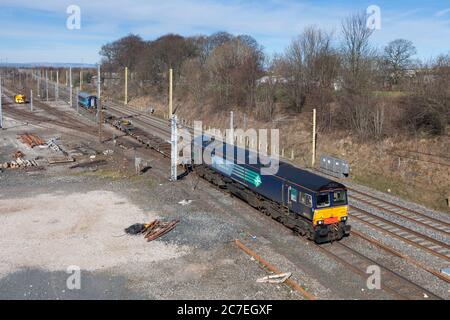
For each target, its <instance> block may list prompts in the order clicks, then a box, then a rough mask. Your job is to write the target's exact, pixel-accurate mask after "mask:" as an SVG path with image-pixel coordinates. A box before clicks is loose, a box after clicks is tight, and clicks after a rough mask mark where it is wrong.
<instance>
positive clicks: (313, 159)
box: [311, 109, 316, 168]
mask: <svg viewBox="0 0 450 320" xmlns="http://www.w3.org/2000/svg"><path fill="white" fill-rule="evenodd" d="M315 164H316V109H314V110H313V131H312V159H311V167H313V168H314V165H315Z"/></svg>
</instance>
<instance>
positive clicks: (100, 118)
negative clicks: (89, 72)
mask: <svg viewBox="0 0 450 320" xmlns="http://www.w3.org/2000/svg"><path fill="white" fill-rule="evenodd" d="M100 76H101V74H100V64H99V65H98V67H97V78H98V80H97V115H98V140H99V142H100V143H102V130H103V128H102V122H103V110H102V100H101V91H100V85H101V78H100Z"/></svg>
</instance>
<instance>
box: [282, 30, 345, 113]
mask: <svg viewBox="0 0 450 320" xmlns="http://www.w3.org/2000/svg"><path fill="white" fill-rule="evenodd" d="M331 39H332V37H331V35H330V34H328V33H326V32H324V31H323V30H320V29H317V28H315V27H308V28H306V29H305V31H303V32H302V34H301V35H300V36H298V37H297V38H296V39H294V40H293V41H292V42H291V44H290V45H289V47H288V48H287V49H286V51H285V54H284V57H283V62H281V63H280V67H281V73H282V74H283V76H284V77H285V78H286V79H287V80H288V87H289V93H290V100H291V103H292V105H293V106H294V107H295V109H296V110H297V111H298V112H300V111H302V109H303V107H304V106H305V104H306V102H307V99H308V97H310V96H311V95H312V94H313V93H314V91H320V90H323V89H330V88H331V85H332V82H333V80H335V79H336V77H337V70H338V65H339V59H338V56H337V54H336V53H335V52H334V50H333V48H332V46H331Z"/></svg>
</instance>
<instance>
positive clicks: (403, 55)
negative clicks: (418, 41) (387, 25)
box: [384, 39, 417, 84]
mask: <svg viewBox="0 0 450 320" xmlns="http://www.w3.org/2000/svg"><path fill="white" fill-rule="evenodd" d="M416 53H417V50H416V47H414V45H413V43H412V42H411V41H409V40H405V39H397V40H394V41H391V42H389V44H388V45H387V46H386V47H385V48H384V60H385V63H386V66H387V71H388V72H389V78H390V80H391V82H392V84H398V82H399V80H400V79H401V78H402V76H403V75H404V72H405V71H406V69H408V68H409V67H410V66H411V65H412V60H411V57H412V56H414V55H415V54H416Z"/></svg>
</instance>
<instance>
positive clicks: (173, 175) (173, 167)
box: [170, 114, 178, 181]
mask: <svg viewBox="0 0 450 320" xmlns="http://www.w3.org/2000/svg"><path fill="white" fill-rule="evenodd" d="M170 127H171V136H170V145H171V151H170V181H177V165H178V146H177V142H178V141H177V140H178V132H177V116H176V115H175V114H174V115H172V116H171V118H170Z"/></svg>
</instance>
